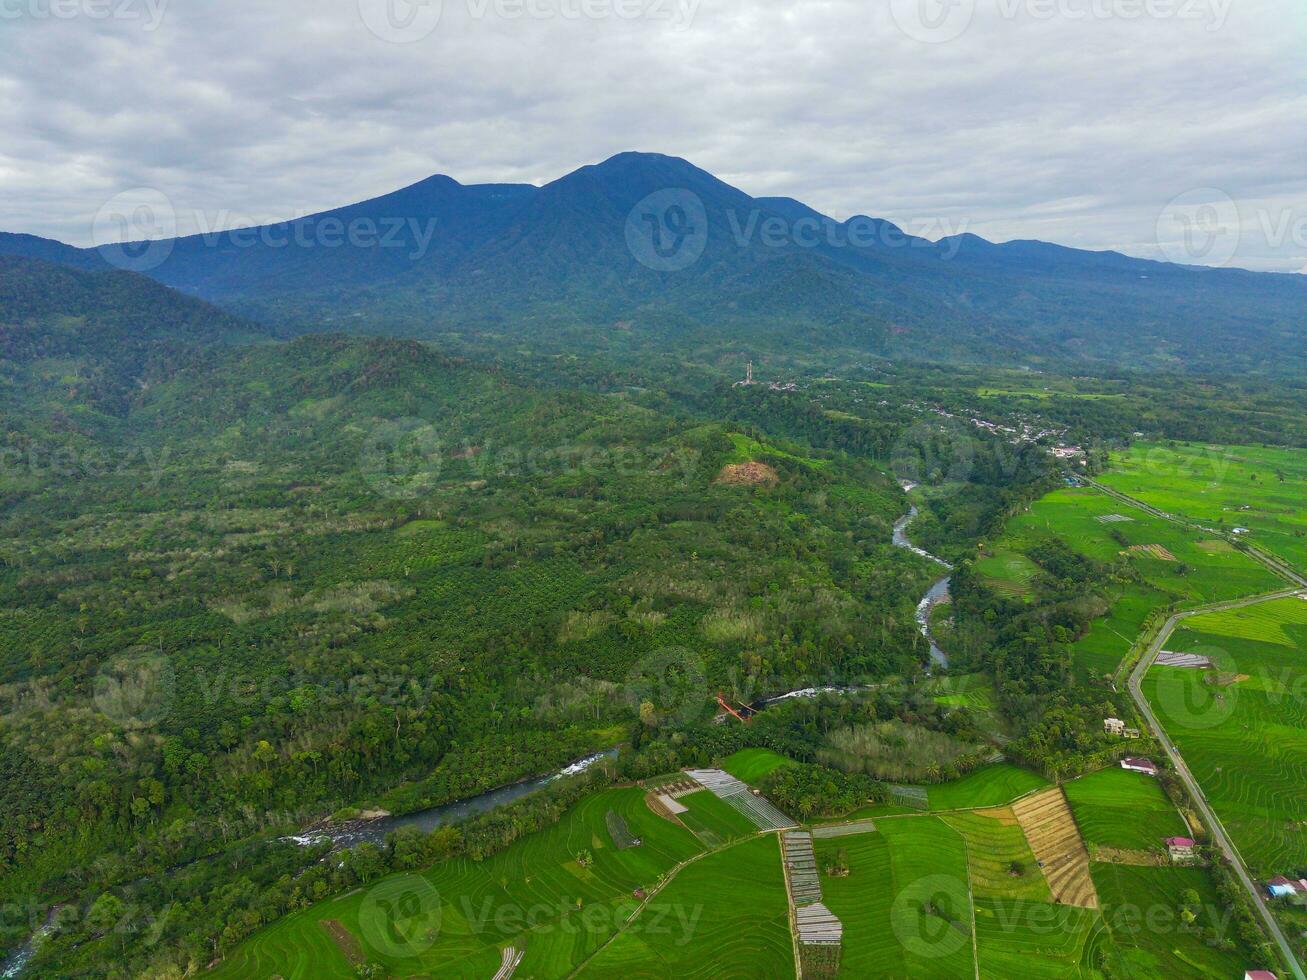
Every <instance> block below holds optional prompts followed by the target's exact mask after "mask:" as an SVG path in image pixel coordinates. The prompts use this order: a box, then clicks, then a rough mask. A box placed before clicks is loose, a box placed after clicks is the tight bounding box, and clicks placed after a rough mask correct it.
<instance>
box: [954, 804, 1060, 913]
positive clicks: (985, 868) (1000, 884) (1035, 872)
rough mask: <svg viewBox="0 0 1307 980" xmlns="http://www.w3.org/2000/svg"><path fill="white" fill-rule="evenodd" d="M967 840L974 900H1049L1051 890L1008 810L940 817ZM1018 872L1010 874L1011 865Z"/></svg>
mask: <svg viewBox="0 0 1307 980" xmlns="http://www.w3.org/2000/svg"><path fill="white" fill-rule="evenodd" d="M940 819H941V820H943V821H944V822H945V823H946V824H948V825H949V826H950V827H952V828H953V829H954V830H956V831H957V832H958V833H960V834H961V835H962V836H963V837H964V838H966V841H967V866H968V869H969V870H970V873H971V891H972V893H973V894H974V895H975V897H976V898H977V899H980V898H1009V899H1025V900H1030V901H1036V902H1052V901H1053V893H1052V892H1051V891H1050V890H1049V887H1048V882H1047V881H1046V880H1045V879H1044V876H1043V874H1042V873H1041V872H1040V870H1039V865H1038V864H1037V863H1036V861H1035V855H1034V854H1033V853H1032V852H1031V850H1030V844H1029V843H1028V842H1027V841H1026V835H1025V833H1023V832H1022V830H1021V826H1020V824H1018V823H1017V822H1016V817H1015V816H1014V815H1013V814H1012V812H1011V811H1010V810H1007V811H1001V812H998V813H996V812H995V811H993V810H989V811H986V810H975V811H971V812H968V813H949V814H945V815H944V816H942V817H941V818H940ZM1014 863H1015V864H1019V865H1020V866H1021V873H1020V874H1014V873H1013V865H1014Z"/></svg>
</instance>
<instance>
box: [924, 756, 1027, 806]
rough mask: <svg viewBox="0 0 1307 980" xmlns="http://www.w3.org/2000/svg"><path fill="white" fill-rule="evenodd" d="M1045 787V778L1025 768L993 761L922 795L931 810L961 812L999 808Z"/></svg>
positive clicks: (931, 788) (933, 787)
mask: <svg viewBox="0 0 1307 980" xmlns="http://www.w3.org/2000/svg"><path fill="white" fill-rule="evenodd" d="M1047 785H1048V780H1047V779H1045V778H1044V777H1043V776H1041V775H1039V774H1038V773H1034V772H1031V771H1030V770H1029V769H1022V768H1021V767H1020V766H1014V765H1012V763H1010V762H993V763H990V764H989V765H987V766H981V767H980V768H979V769H976V770H974V771H972V772H970V773H968V774H967V775H965V776H963V777H962V778H961V779H954V780H952V781H950V782H947V783H940V784H938V785H935V786H930V787H929V788H928V789H927V791H926V792H927V795H928V797H929V800H930V808H931V809H932V810H963V809H974V808H976V807H986V806H1002V805H1003V804H1005V803H1011V802H1012V801H1013V800H1015V799H1016V798H1017V797H1019V796H1024V795H1025V794H1026V793H1030V792H1032V791H1033V790H1037V789H1039V788H1040V787H1043V786H1047Z"/></svg>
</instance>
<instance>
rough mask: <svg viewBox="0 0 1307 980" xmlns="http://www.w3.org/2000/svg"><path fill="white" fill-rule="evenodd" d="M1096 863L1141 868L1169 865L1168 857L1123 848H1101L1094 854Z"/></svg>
mask: <svg viewBox="0 0 1307 980" xmlns="http://www.w3.org/2000/svg"><path fill="white" fill-rule="evenodd" d="M1094 860H1095V861H1105V862H1106V863H1108V864H1133V865H1137V866H1139V867H1159V866H1161V865H1164V864H1169V863H1170V861H1169V860H1168V859H1167V857H1166V855H1164V854H1159V853H1157V852H1154V851H1133V850H1127V849H1126V848H1122V847H1099V848H1098V849H1097V850H1096V851H1095V852H1094Z"/></svg>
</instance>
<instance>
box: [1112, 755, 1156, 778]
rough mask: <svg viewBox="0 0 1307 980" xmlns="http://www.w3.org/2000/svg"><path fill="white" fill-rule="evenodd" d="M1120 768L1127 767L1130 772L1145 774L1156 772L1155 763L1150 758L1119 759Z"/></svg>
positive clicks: (1151, 774) (1149, 774)
mask: <svg viewBox="0 0 1307 980" xmlns="http://www.w3.org/2000/svg"><path fill="white" fill-rule="evenodd" d="M1121 768H1122V769H1129V770H1130V771H1131V772H1142V773H1144V774H1145V775H1147V776H1156V775H1157V772H1158V769H1157V763H1155V762H1153V760H1152V759H1136V758H1133V757H1126V758H1124V759H1122V760H1121Z"/></svg>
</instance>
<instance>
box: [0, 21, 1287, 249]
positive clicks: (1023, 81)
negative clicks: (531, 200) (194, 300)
mask: <svg viewBox="0 0 1307 980" xmlns="http://www.w3.org/2000/svg"><path fill="white" fill-rule="evenodd" d="M1305 50H1307V3H1304V2H1303V0H789V2H780V0H443V2H442V0H428V2H427V3H425V4H423V3H421V2H420V0H419V2H418V3H417V4H414V3H411V2H410V0H257V2H255V0H0V132H3V134H4V137H3V139H0V230H4V231H24V232H30V233H34V234H39V235H45V236H49V237H53V238H59V239H61V240H64V241H68V242H72V243H75V244H82V245H84V244H90V243H92V241H93V239H94V235H95V231H94V228H95V216H96V215H97V213H100V214H103V209H104V208H105V205H106V202H110V201H116V202H118V203H117V204H115V205H113V206H114V207H118V206H120V205H121V203H122V201H124V200H128V201H130V200H132V199H134V197H144V198H146V199H151V200H153V199H166V200H167V201H168V202H170V204H171V206H172V207H173V208H174V209H175V213H176V214H178V215H179V216H180V217H179V230H181V231H193V230H196V227H197V226H208V227H215V226H233V225H236V224H243V223H249V222H262V221H268V220H273V219H279V218H284V217H290V216H295V215H302V214H306V213H310V212H312V211H316V210H322V209H325V208H330V207H334V206H337V205H340V204H344V203H349V202H352V201H356V200H361V199H364V198H367V197H373V196H376V195H378V194H382V193H385V192H387V191H389V190H393V189H395V188H397V187H400V186H403V185H405V184H408V183H412V182H413V181H416V180H419V179H421V178H422V177H425V176H428V175H430V174H432V173H446V174H449V175H451V176H453V177H455V178H457V179H459V180H461V181H464V182H467V183H476V182H483V181H527V182H531V183H543V182H546V181H548V180H551V179H554V178H556V177H558V176H561V175H562V174H564V173H566V172H568V171H570V170H573V169H575V168H576V167H578V166H581V165H583V164H586V163H593V162H596V161H599V160H602V159H604V158H606V157H608V156H610V155H612V154H613V153H616V152H619V151H621V150H627V149H639V150H656V151H660V152H664V153H671V154H675V155H678V156H683V157H686V158H687V159H689V160H690V161H692V162H693V163H695V164H697V165H699V166H701V167H704V168H705V169H707V170H710V171H712V172H713V173H715V174H716V175H718V176H719V177H721V178H722V179H724V180H726V181H728V182H729V183H732V184H735V185H736V186H738V187H740V188H742V189H743V190H745V191H747V192H749V193H751V194H755V195H764V194H767V195H788V196H793V197H797V198H800V199H802V200H804V201H806V202H807V203H809V204H811V205H813V206H814V207H816V208H818V209H819V210H822V211H825V212H826V213H829V214H831V215H834V216H836V217H840V218H843V217H848V216H851V215H853V214H859V213H866V214H871V215H875V216H883V217H887V218H890V219H891V220H894V221H896V222H897V223H899V224H900V225H902V226H904V227H905V228H908V229H909V230H912V231H915V232H918V233H922V234H925V235H926V236H927V237H931V238H936V237H940V235H943V234H949V233H956V232H960V231H971V232H975V233H977V234H980V235H983V236H985V237H987V238H991V239H995V240H1000V241H1002V240H1008V239H1012V238H1040V239H1045V240H1049V241H1056V242H1061V243H1064V244H1068V245H1074V246H1078V247H1084V248H1113V249H1119V250H1121V251H1123V252H1127V253H1129V254H1132V255H1138V256H1142V257H1147V258H1163V257H1170V258H1174V259H1177V260H1185V259H1186V258H1187V259H1189V260H1192V261H1195V262H1203V263H1206V264H1222V263H1228V264H1233V265H1241V266H1245V267H1248V268H1256V269H1268V270H1280V271H1307V58H1305V57H1304V51H1305ZM1195 242H1198V245H1197V246H1195V245H1194V243H1195Z"/></svg>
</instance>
